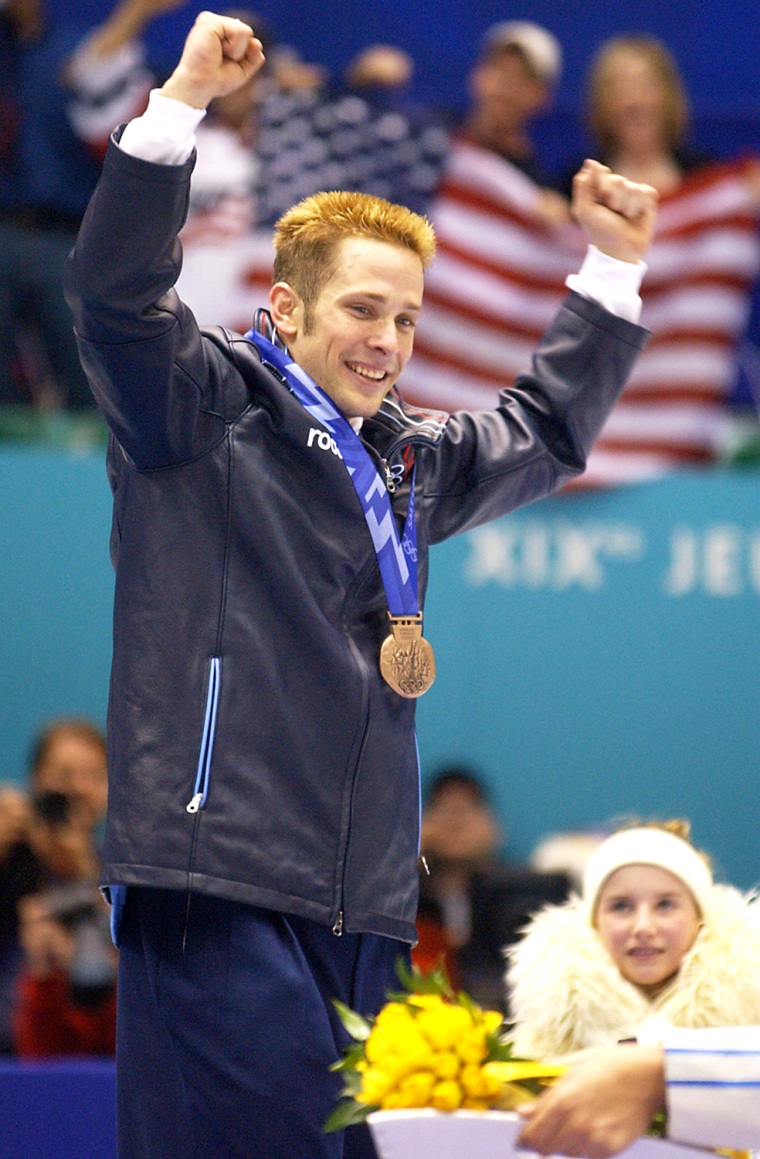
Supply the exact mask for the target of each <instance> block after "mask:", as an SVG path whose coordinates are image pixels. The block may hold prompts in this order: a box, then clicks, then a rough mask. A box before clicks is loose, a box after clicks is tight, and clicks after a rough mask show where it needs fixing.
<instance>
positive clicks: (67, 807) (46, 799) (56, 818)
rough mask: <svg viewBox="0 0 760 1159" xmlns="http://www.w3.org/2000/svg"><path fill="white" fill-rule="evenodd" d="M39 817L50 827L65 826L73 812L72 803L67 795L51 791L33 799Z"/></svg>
mask: <svg viewBox="0 0 760 1159" xmlns="http://www.w3.org/2000/svg"><path fill="white" fill-rule="evenodd" d="M32 805H33V806H34V811H35V813H36V814H37V816H38V817H39V818H40V819H41V820H42V821H47V823H48V825H65V823H66V822H67V821H68V819H69V814H70V812H71V802H70V800H69V798H68V797H67V796H66V794H65V793H60V792H58V791H57V790H55V789H49V790H48V791H47V792H45V793H38V794H37V795H36V796H35V797H34V798H33V799H32Z"/></svg>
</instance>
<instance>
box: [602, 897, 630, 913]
mask: <svg viewBox="0 0 760 1159" xmlns="http://www.w3.org/2000/svg"><path fill="white" fill-rule="evenodd" d="M630 908H631V903H630V901H629V900H628V898H627V897H615V898H613V899H612V900H611V901H609V902H607V906H606V909H607V913H611V914H624V913H628V911H629V910H630Z"/></svg>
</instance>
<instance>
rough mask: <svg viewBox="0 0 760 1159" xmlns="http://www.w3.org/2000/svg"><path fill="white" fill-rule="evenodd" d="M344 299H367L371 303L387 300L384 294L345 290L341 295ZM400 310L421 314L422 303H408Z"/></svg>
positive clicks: (370, 291)
mask: <svg viewBox="0 0 760 1159" xmlns="http://www.w3.org/2000/svg"><path fill="white" fill-rule="evenodd" d="M342 297H345V298H369V300H370V301H371V302H387V301H388V299H387V297H386V295H385V294H377V293H375V292H374V291H372V290H346V292H345V294H343V295H342ZM401 309H402V310H411V311H413V312H414V313H416V314H420V313H421V312H422V303H421V302H420V303H419V304H418V303H416V302H408V303H406V304H405V305H404V306H402V307H401Z"/></svg>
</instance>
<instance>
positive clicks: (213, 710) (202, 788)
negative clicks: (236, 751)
mask: <svg viewBox="0 0 760 1159" xmlns="http://www.w3.org/2000/svg"><path fill="white" fill-rule="evenodd" d="M221 674H222V661H221V659H220V658H219V657H218V656H212V658H211V661H210V664H209V678H208V694H207V696H206V715H205V717H204V720H203V736H202V738H201V751H200V755H199V757H198V770H197V772H196V774H195V787H194V789H193V796H192V799H191V800H190V802H189V803H188V805H187V806H186V807H187V811H188V813H197V812H198V810H199V809H202V808H203V806H204V805H205V804H206V797H207V796H208V783H209V776H210V773H211V758H212V756H213V753H214V740H215V737H216V714H217V709H218V707H219V686H220V683H221Z"/></svg>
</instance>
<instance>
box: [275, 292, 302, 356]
mask: <svg viewBox="0 0 760 1159" xmlns="http://www.w3.org/2000/svg"><path fill="white" fill-rule="evenodd" d="M269 308H270V313H271V315H272V321H273V322H274V324H275V326H276V327H277V329H278V331H279V333H280V334H282V336H283V338H284V339H285V340H286V342H287V341H288V339H293V338H295V337H296V336H297V334H298V332H299V330H300V329H301V327H302V325H303V302H302V300H301V298H300V296H299V295H298V294H297V293H296V291H295V290H294V289H293V287H292V286H289V285H288V283H287V282H275V284H274V285H273V286H272V288H271V289H270V291H269Z"/></svg>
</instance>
